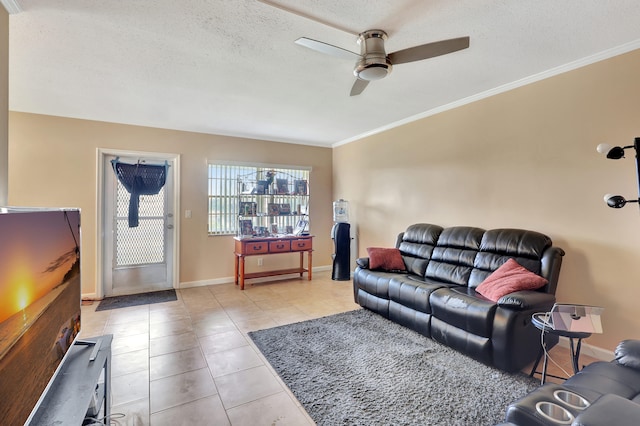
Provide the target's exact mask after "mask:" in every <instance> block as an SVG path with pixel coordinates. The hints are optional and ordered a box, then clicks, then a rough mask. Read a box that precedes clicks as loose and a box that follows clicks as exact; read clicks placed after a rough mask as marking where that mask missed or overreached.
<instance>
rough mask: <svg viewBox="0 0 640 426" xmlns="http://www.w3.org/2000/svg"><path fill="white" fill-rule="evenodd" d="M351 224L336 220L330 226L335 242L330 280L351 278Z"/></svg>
mask: <svg viewBox="0 0 640 426" xmlns="http://www.w3.org/2000/svg"><path fill="white" fill-rule="evenodd" d="M350 228H351V225H349V224H348V223H345V222H338V223H336V224H334V225H333V228H331V238H332V239H333V242H334V244H335V253H334V254H333V273H332V275H331V279H332V280H336V281H347V280H350V279H351V265H350V262H351V236H350Z"/></svg>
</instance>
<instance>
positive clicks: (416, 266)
mask: <svg viewBox="0 0 640 426" xmlns="http://www.w3.org/2000/svg"><path fill="white" fill-rule="evenodd" d="M442 229H443V228H442V227H441V226H438V225H431V224H429V223H416V224H414V225H411V226H409V227H408V228H407V230H406V231H405V232H403V233H401V234H400V238H399V241H398V242H397V246H398V248H399V249H400V252H401V253H402V258H403V259H404V263H405V266H406V267H407V271H409V272H411V273H412V274H415V275H418V276H420V277H423V276H424V272H425V270H426V269H427V264H428V263H429V259H431V253H432V252H433V248H434V247H435V245H436V243H437V242H438V237H440V234H441V233H442Z"/></svg>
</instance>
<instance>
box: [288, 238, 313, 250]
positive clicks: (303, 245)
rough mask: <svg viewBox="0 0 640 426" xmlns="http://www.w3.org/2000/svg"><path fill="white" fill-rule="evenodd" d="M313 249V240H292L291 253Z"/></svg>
mask: <svg viewBox="0 0 640 426" xmlns="http://www.w3.org/2000/svg"><path fill="white" fill-rule="evenodd" d="M309 249H311V239H310V238H305V239H300V240H291V251H303V250H309Z"/></svg>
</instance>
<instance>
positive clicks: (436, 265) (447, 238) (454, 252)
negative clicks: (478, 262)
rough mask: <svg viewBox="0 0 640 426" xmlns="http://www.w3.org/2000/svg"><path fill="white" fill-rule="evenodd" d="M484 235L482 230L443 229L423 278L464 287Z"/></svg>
mask: <svg viewBox="0 0 640 426" xmlns="http://www.w3.org/2000/svg"><path fill="white" fill-rule="evenodd" d="M484 233H485V231H484V229H480V228H473V227H470V226H454V227H450V228H445V229H444V230H443V231H442V233H441V234H440V238H438V242H437V244H436V246H435V247H434V248H433V252H432V254H431V260H430V261H429V263H428V264H427V269H426V271H425V274H424V276H425V277H426V278H431V279H435V280H438V281H443V282H446V283H451V284H458V285H464V286H466V285H467V283H468V281H469V278H470V276H471V272H472V270H473V267H474V262H475V258H476V255H477V253H478V251H479V250H480V244H481V242H482V236H483V235H484Z"/></svg>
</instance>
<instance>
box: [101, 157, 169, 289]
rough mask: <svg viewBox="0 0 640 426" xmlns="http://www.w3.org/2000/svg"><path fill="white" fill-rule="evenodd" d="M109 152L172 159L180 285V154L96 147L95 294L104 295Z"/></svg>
mask: <svg viewBox="0 0 640 426" xmlns="http://www.w3.org/2000/svg"><path fill="white" fill-rule="evenodd" d="M107 156H116V157H118V156H120V157H153V158H158V159H160V160H166V161H169V162H171V165H172V167H174V169H173V171H172V173H171V176H173V197H172V199H170V200H169V203H170V204H171V206H172V209H173V214H174V218H175V220H174V224H173V230H172V231H171V232H172V233H173V244H174V247H173V256H172V259H171V260H172V261H173V274H172V275H173V276H172V277H171V279H172V281H173V288H179V287H180V281H179V280H180V219H181V215H180V154H173V153H162V152H149V151H127V150H121V149H109V148H97V150H96V171H97V179H96V180H97V191H96V213H97V223H96V225H97V226H96V277H95V278H96V298H97V299H103V298H104V294H105V291H104V284H105V283H104V264H103V263H104V247H103V244H102V242H103V240H104V228H105V224H104V221H105V215H104V203H103V199H104V180H105V176H106V172H105V168H104V161H105V157H107Z"/></svg>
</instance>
